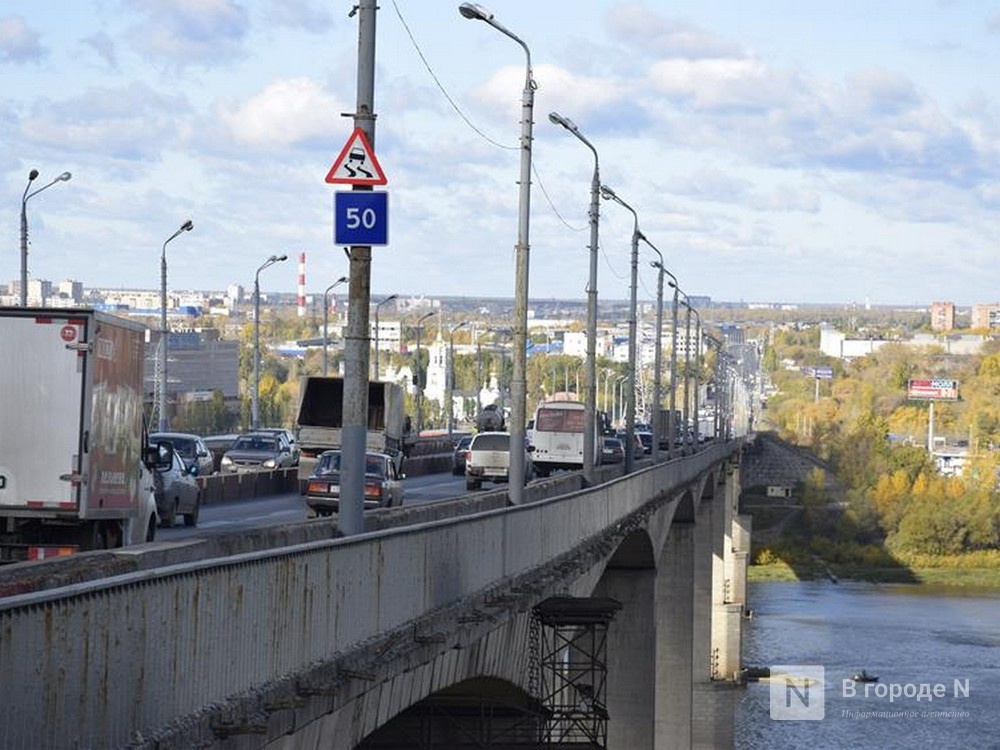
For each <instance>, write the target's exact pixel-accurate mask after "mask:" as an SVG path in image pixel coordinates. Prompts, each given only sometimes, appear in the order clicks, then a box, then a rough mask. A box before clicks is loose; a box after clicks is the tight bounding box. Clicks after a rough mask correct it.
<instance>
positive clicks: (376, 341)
mask: <svg viewBox="0 0 1000 750" xmlns="http://www.w3.org/2000/svg"><path fill="white" fill-rule="evenodd" d="M397 297H399V295H398V294H390V295H389V296H388V297H386V298H385V299H384V300H382V301H381V302H379V303H377V304H376V305H375V380H376V381H377V380H378V310H379V308H380V307H382V305H384V304H385V303H386V302H392V301H393V300H394V299H396V298H397Z"/></svg>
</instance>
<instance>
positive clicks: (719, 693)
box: [691, 482, 742, 750]
mask: <svg viewBox="0 0 1000 750" xmlns="http://www.w3.org/2000/svg"><path fill="white" fill-rule="evenodd" d="M711 490H712V492H713V495H712V497H704V498H702V501H701V507H699V509H698V512H697V513H696V516H695V518H696V522H695V553H694V554H695V561H694V588H695V591H694V649H693V651H694V654H693V660H694V669H693V685H692V689H693V700H692V727H691V733H692V743H691V746H692V748H695V750H709V748H720V747H733V742H734V705H735V704H734V697H733V696H734V690H733V683H731V682H724V681H723V680H725V679H728V678H731V676H732V675H731V674H726V673H725V672H724V671H723V670H725V669H728V668H729V667H730V666H731V663H732V658H731V654H732V653H733V651H734V650H735V652H736V653H737V656H736V661H737V664H738V663H739V655H738V651H739V647H738V645H735V646H734V643H735V644H738V643H739V632H740V631H739V624H738V623H737V625H736V630H735V635H734V631H733V630H732V626H733V622H734V617H733V613H732V611H731V609H732V608H731V607H729V606H728V605H727V604H726V576H725V572H726V571H725V548H726V544H727V541H729V543H730V544H731V529H728V528H727V524H726V517H727V515H728V514H727V508H728V500H729V498H728V496H727V495H728V492H727V487H726V486H725V484H724V483H722V482H720V484H718V485H717V486H715V487H712V488H711ZM727 532H728V533H727ZM735 609H737V610H741V609H742V608H741V607H738V606H737V607H736V608H735ZM735 620H737V621H738V620H739V616H738V615H737V617H736V618H735Z"/></svg>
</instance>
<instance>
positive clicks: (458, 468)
mask: <svg viewBox="0 0 1000 750" xmlns="http://www.w3.org/2000/svg"><path fill="white" fill-rule="evenodd" d="M471 444H472V435H466V436H464V437H463V438H461V439H460V440H459V441H458V443H457V444H456V445H455V450H454V451H453V452H452V454H451V473H452V474H454V475H455V476H456V477H460V476H462V475H464V474H465V454H466V453H468V452H469V446H470V445H471Z"/></svg>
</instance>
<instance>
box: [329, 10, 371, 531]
mask: <svg viewBox="0 0 1000 750" xmlns="http://www.w3.org/2000/svg"><path fill="white" fill-rule="evenodd" d="M375 2H376V0H358V4H357V5H356V6H355V8H354V11H357V13H356V15H357V17H358V97H357V109H356V111H355V112H354V126H355V128H361V130H362V131H364V134H365V136H366V137H367V138H368V143H370V144H371V146H372V148H373V149H374V148H375V12H376V5H375ZM354 11H352V13H351V14H352V15H355V13H354ZM353 189H354V190H371V186H369V185H354V186H353ZM348 252H349V255H350V271H349V273H348V274H347V277H348V279H349V286H348V300H347V330H346V332H345V335H344V404H343V413H344V422H343V424H344V428H343V440H342V444H341V453H342V459H343V461H342V464H341V466H342V467H343V468H342V471H341V477H340V493H341V494H340V511H339V513H338V521H337V527H338V528H339V529H340V531H341V532H342V533H343V534H345V535H347V536H350V535H353V534H360V533H361V532H362V531H364V528H365V510H364V490H365V443H366V440H367V430H368V352H369V348H370V339H369V336H370V332H369V328H368V308H369V305H370V303H371V265H372V248H371V246H370V245H352V246H351V248H350V250H349V251H348Z"/></svg>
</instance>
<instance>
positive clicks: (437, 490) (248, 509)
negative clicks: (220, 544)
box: [156, 471, 492, 542]
mask: <svg viewBox="0 0 1000 750" xmlns="http://www.w3.org/2000/svg"><path fill="white" fill-rule="evenodd" d="M403 487H404V490H403V507H408V506H410V507H412V506H414V505H421V504H426V503H433V502H436V501H439V500H447V499H451V498H456V497H460V496H462V495H464V494H466V489H465V478H464V477H462V476H454V475H453V474H451V472H450V471H449V472H448V473H442V474H426V475H424V476H417V477H407V478H406V479H404V480H403ZM484 489H485V490H490V489H492V485H487V486H486V487H485V488H484ZM311 517H312V516H311V514H310V512H309V508H308V507H306V504H305V501H304V500H303V498H302V496H301V495H300V494H299V493H297V492H286V493H282V494H279V495H267V496H265V497H258V498H253V499H250V500H235V501H232V502H226V503H213V504H209V505H202V506H201V512H200V513H199V516H198V525H197V526H195V527H187V526H184V524H183V522H181V521H180V520H179V519H178V523H177V525H175V526H174V527H173V528H170V529H166V528H163V527H160V528H158V529H157V530H156V541H157V542H169V541H176V540H181V539H190V538H194V537H198V536H206V535H212V534H224V533H230V532H233V531H239V530H246V529H250V528H257V527H261V526H277V525H281V524H286V523H301V522H303V521H308V520H310V518H311Z"/></svg>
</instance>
